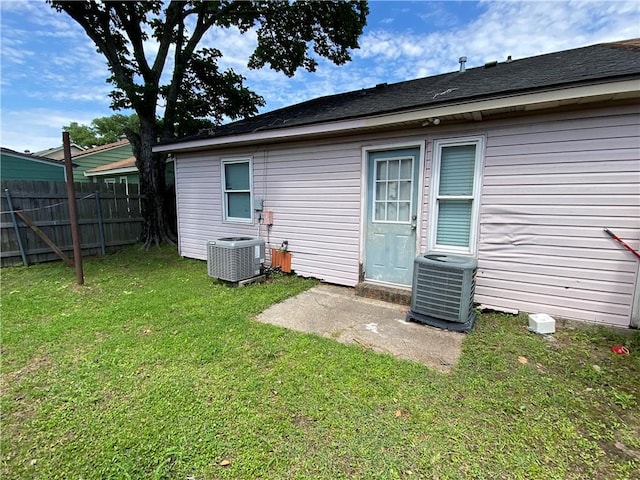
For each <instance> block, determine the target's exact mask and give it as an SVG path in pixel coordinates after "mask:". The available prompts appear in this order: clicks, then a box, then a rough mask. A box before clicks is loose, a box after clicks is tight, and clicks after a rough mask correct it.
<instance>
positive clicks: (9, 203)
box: [4, 188, 29, 267]
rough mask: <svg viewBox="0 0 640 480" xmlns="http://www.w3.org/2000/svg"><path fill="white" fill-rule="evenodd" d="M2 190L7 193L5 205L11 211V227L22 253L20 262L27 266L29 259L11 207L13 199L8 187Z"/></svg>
mask: <svg viewBox="0 0 640 480" xmlns="http://www.w3.org/2000/svg"><path fill="white" fill-rule="evenodd" d="M4 192H5V193H6V194H7V205H8V206H9V211H10V212H11V220H12V221H13V229H14V230H15V232H16V239H17V240H18V248H20V255H22V263H23V264H24V266H25V267H28V266H29V261H28V260H27V254H26V253H25V252H24V245H23V244H22V237H20V227H18V220H17V219H16V212H15V210H14V209H13V201H12V200H11V194H10V193H9V189H8V188H5V189H4Z"/></svg>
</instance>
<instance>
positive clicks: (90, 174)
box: [84, 167, 138, 177]
mask: <svg viewBox="0 0 640 480" xmlns="http://www.w3.org/2000/svg"><path fill="white" fill-rule="evenodd" d="M123 173H126V174H128V173H138V169H137V168H136V167H122V168H113V169H110V170H97V171H93V172H92V171H91V170H86V171H85V172H84V176H85V177H99V176H103V175H120V174H123Z"/></svg>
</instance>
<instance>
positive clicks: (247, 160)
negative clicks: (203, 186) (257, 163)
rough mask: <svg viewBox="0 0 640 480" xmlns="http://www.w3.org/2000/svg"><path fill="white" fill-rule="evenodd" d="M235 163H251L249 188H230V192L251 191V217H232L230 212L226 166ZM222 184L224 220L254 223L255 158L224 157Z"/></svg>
mask: <svg viewBox="0 0 640 480" xmlns="http://www.w3.org/2000/svg"><path fill="white" fill-rule="evenodd" d="M233 163H248V164H249V190H229V192H236V193H249V208H250V213H249V218H240V217H230V216H229V215H228V213H229V201H228V197H227V193H228V191H227V186H226V185H227V182H226V179H225V166H226V165H230V164H233ZM220 184H221V185H220V186H221V188H222V220H223V221H224V222H226V223H245V224H253V158H251V157H242V158H223V159H221V160H220Z"/></svg>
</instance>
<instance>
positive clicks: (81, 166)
mask: <svg viewBox="0 0 640 480" xmlns="http://www.w3.org/2000/svg"><path fill="white" fill-rule="evenodd" d="M131 156H133V151H132V149H131V145H129V144H126V145H121V146H118V147H113V148H109V149H106V150H101V151H97V152H95V153H88V154H84V155H79V156H75V157H73V163H75V164H76V165H78V167H77V168H75V169H74V171H73V180H74V181H75V182H92V181H98V179H95V180H92V177H86V176H85V175H84V172H85V171H87V170H90V169H92V168H95V167H100V166H102V165H106V164H108V163H112V162H117V161H118V160H123V159H125V158H127V157H131ZM94 178H95V177H94Z"/></svg>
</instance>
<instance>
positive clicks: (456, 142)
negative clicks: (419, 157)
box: [428, 136, 485, 256]
mask: <svg viewBox="0 0 640 480" xmlns="http://www.w3.org/2000/svg"><path fill="white" fill-rule="evenodd" d="M484 144H485V139H484V137H481V136H478V137H464V138H451V139H441V140H434V142H433V165H432V167H433V168H432V170H431V171H432V175H431V189H430V190H431V191H430V195H429V219H430V221H429V235H428V239H429V244H428V250H429V251H430V252H445V253H454V254H460V255H473V256H475V255H476V254H477V251H478V225H479V215H480V190H481V187H482V168H483V159H484ZM465 145H474V146H475V147H476V158H475V166H474V177H473V194H472V195H471V196H461V197H454V196H446V198H447V199H452V200H455V199H464V200H471V202H472V203H471V225H470V228H469V247H468V248H466V247H457V246H453V245H438V244H437V243H436V241H437V233H438V201H439V200H440V198H441V197H440V196H439V195H438V191H439V189H440V165H441V156H442V149H443V148H444V147H458V146H465Z"/></svg>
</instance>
